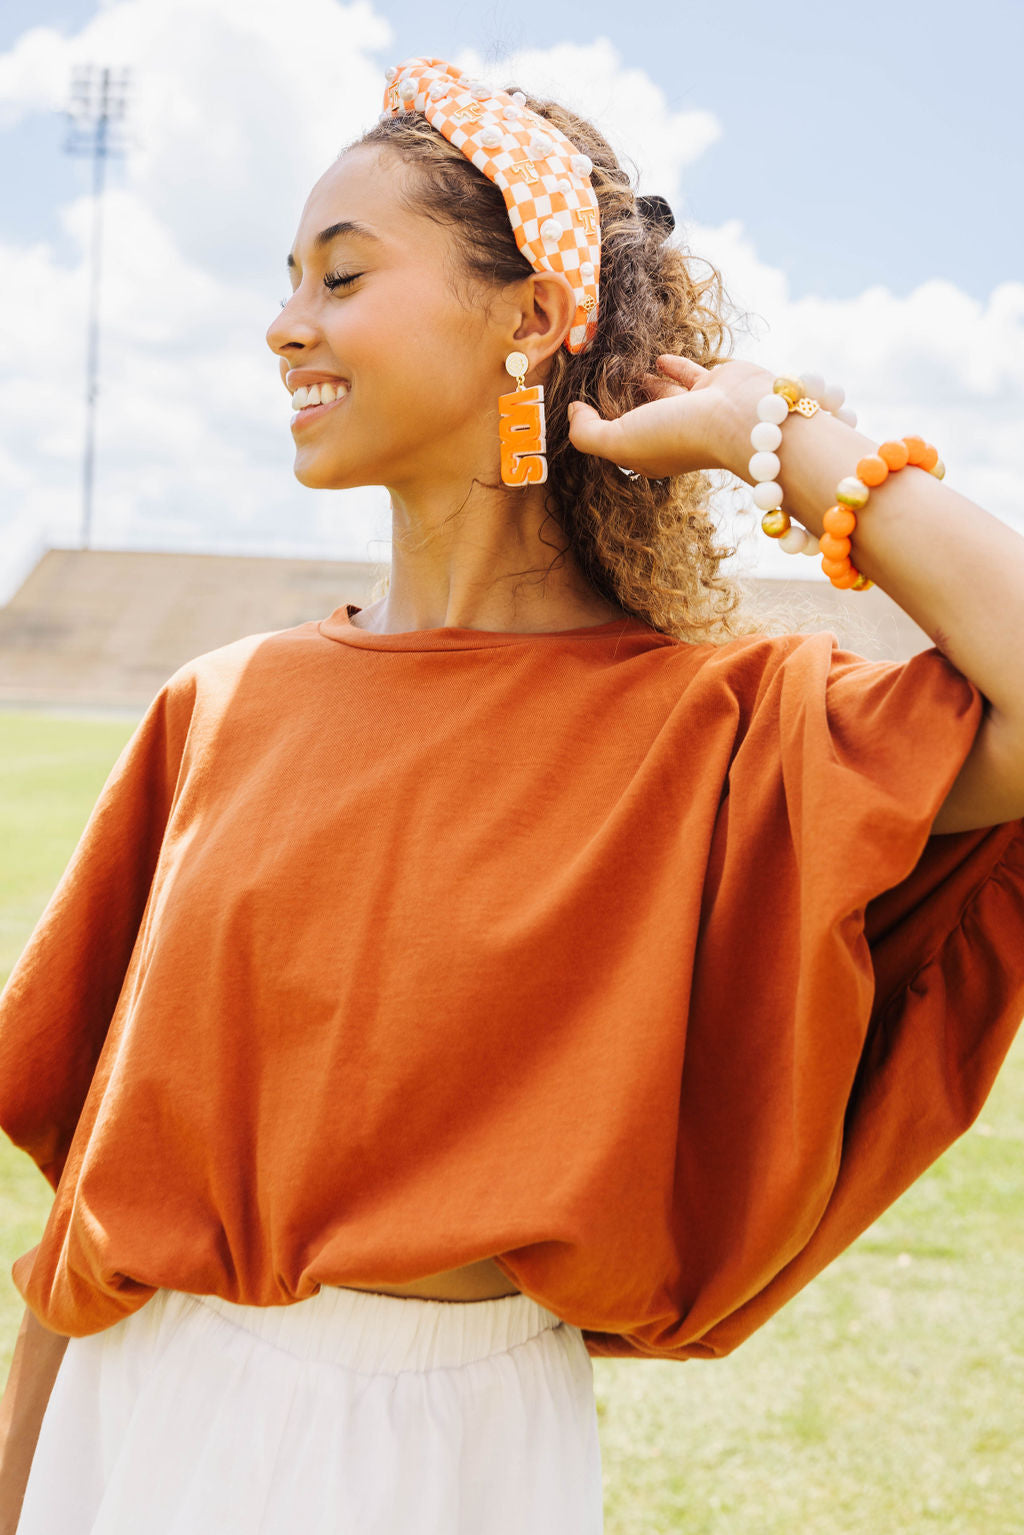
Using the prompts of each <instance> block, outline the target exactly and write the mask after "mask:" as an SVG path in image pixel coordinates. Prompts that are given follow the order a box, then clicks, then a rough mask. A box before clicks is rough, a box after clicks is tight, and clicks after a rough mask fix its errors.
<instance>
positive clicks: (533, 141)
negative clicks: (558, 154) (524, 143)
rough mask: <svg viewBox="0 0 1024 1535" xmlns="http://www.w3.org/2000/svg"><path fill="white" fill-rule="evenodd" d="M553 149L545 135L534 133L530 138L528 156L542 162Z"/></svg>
mask: <svg viewBox="0 0 1024 1535" xmlns="http://www.w3.org/2000/svg"><path fill="white" fill-rule="evenodd" d="M553 148H554V144H553V143H552V141H551V139H549V138H548V136H547V134H546V133H534V134H532V135H531V137H530V154H531V156H532V157H533V158H534V159H535V160H543V159H544V157H545V156H546V155H549V154H550V153H551V151H552V149H553Z"/></svg>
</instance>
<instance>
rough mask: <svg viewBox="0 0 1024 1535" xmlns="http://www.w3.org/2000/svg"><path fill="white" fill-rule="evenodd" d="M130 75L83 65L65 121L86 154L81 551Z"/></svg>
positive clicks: (70, 141) (72, 149)
mask: <svg viewBox="0 0 1024 1535" xmlns="http://www.w3.org/2000/svg"><path fill="white" fill-rule="evenodd" d="M129 76H130V70H128V69H120V70H113V69H108V68H106V67H105V66H102V67H101V66H99V65H93V64H84V65H80V66H79V67H78V68H77V69H76V70H75V71H74V75H73V78H72V82H71V105H70V107H69V108H68V110H67V112H66V113H65V116H66V117H69V118H70V119H71V123H70V126H69V129H68V136H67V139H66V141H65V144H64V149H65V152H66V153H67V154H70V155H92V159H93V179H92V190H93V199H92V250H91V255H90V269H91V272H90V284H89V329H88V346H87V353H86V365H85V366H86V391H85V456H84V461H83V465H82V548H83V549H87V548H88V547H89V536H90V530H91V524H92V485H93V466H94V462H95V444H96V398H97V395H98V393H99V384H98V374H99V309H100V255H101V249H102V226H103V188H104V182H105V171H106V163H107V159H108V157H109V156H111V155H123V154H125V153H126V152H127V151H126V150H125V148H124V147H123V146H122V145H119V144H118V143H116V142H114V140H113V138H112V136H111V133H110V127H111V124H115V123H117V122H118V121H119V120H121V119H122V118H124V116H125V114H126V111H127V92H128V86H129Z"/></svg>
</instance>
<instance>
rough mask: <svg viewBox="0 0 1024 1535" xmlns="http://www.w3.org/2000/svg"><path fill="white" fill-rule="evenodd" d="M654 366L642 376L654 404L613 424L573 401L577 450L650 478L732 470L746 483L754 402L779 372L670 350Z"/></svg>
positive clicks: (571, 416)
mask: <svg viewBox="0 0 1024 1535" xmlns="http://www.w3.org/2000/svg"><path fill="white" fill-rule="evenodd" d="M657 367H658V369H659V372H658V373H645V374H644V385H645V387H646V389H647V392H648V393H649V394H650V396H651V398H650V400H648V401H647V402H646V403H645V404H643V405H637V406H635V407H634V409H633V410H627V411H626V413H625V415H622V416H618V417H616V419H615V420H614V421H604V420H603V419H602V418H601V416H599V415H598V413H597V411H596V410H595V409H594V407H593V406H592V405H585V404H584V403H583V401H582V400H574V401H572V403H571V404H570V406H569V440H570V442H571V443H572V445H573V447H575V448H577V449H579V451H580V452H581V453H593V454H594V455H595V456H596V457H597V458H608V459H611V461H612V463H614V464H618V465H619V467H620V469H633V470H635V471H636V472H637V473H638V474H643V475H646V476H647V478H648V479H654V480H660V479H663V478H664V477H665V476H666V475H671V474H689V473H690V472H691V471H693V470H695V469H728V470H729V471H730V473H732V474H736V475H738V476H739V477H740V478H741V479H746V478H747V463H748V461H749V459H750V457H751V455H752V454H753V452H754V450H753V448H752V447H751V446H750V429H751V427H752V426H754V425H755V423H756V422H757V403H758V401H759V400H760V399H761V398H762V396H764V395H765V394H770V393H771V389H772V384H773V383H774V382H775V374H773V373H771V372H769V370H768V369H767V368H761V367H758V365H757V364H756V363H752V362H740V361H738V360H737V361H729V362H723V363H720V364H719V365H718V367H716V368H714V369H708V368H702V367H701V366H700V364H699V363H696V362H691V361H690V360H689V358H687V357H677V356H675V355H674V354H673V353H670V352H666V353H663V354H662V356H660V357H659V358H658V360H657Z"/></svg>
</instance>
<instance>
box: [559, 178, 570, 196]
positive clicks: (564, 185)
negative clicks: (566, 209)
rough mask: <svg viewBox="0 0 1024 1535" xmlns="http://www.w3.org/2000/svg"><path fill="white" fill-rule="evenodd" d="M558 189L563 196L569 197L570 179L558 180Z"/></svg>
mask: <svg viewBox="0 0 1024 1535" xmlns="http://www.w3.org/2000/svg"><path fill="white" fill-rule="evenodd" d="M558 190H559V191H560V192H561V193H562V195H563V197H571V196H572V182H571V181H564V180H563V181H560V182H559V183H558Z"/></svg>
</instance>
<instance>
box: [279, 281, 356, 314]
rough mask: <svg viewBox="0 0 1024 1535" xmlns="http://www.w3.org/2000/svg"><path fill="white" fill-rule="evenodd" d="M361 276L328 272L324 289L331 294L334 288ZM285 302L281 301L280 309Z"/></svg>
mask: <svg viewBox="0 0 1024 1535" xmlns="http://www.w3.org/2000/svg"><path fill="white" fill-rule="evenodd" d="M362 275H363V274H362V272H349V273H347V274H346V273H343V272H328V273H327V275H326V277H325V278H324V287H325V288H329V289H330V290H331V292H333V291H334V289H335V288H343V287H345V286H346V285H347V284H348V283H350V282H355V280H356V278H357V277H362ZM287 302H288V300H287V299H286V298H283V299H282V300H281V308H282V309H283V308H284V307H285V305H286V304H287Z"/></svg>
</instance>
